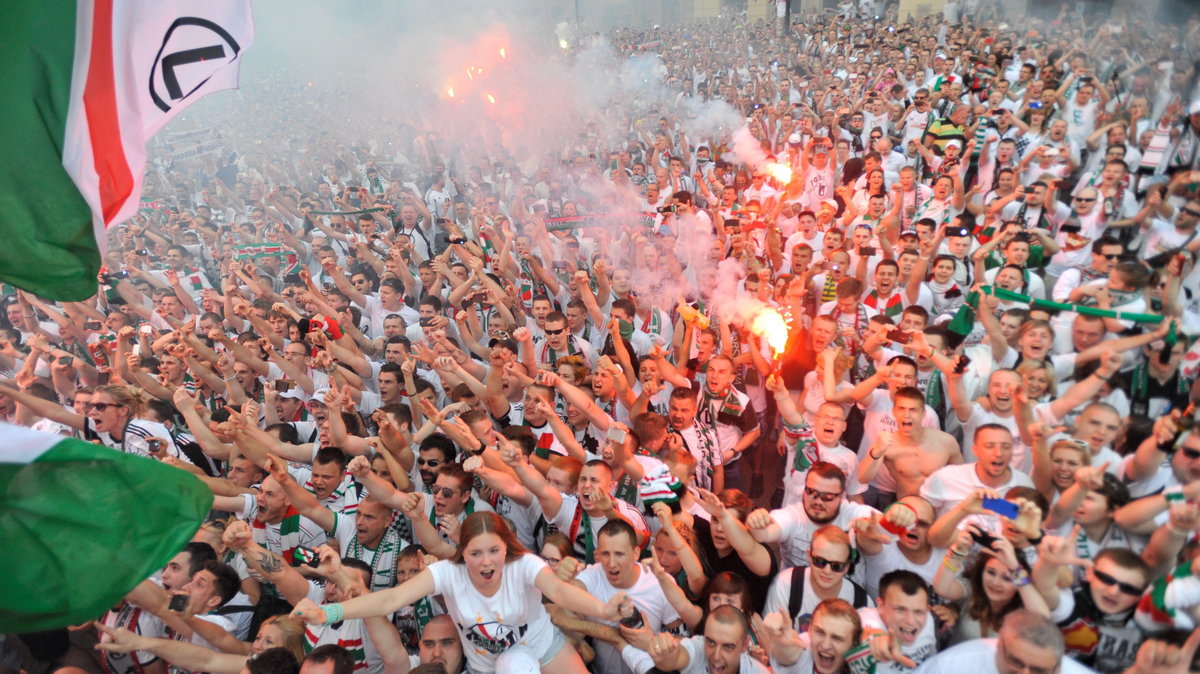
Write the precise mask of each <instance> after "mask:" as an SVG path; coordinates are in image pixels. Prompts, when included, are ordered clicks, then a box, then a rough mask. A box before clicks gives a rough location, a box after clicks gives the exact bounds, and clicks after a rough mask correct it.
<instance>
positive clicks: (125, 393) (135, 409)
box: [92, 384, 146, 419]
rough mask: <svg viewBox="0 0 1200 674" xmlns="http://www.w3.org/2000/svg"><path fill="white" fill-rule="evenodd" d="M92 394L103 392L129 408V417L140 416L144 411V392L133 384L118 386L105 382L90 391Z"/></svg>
mask: <svg viewBox="0 0 1200 674" xmlns="http://www.w3.org/2000/svg"><path fill="white" fill-rule="evenodd" d="M92 393H93V394H97V393H103V394H105V395H107V396H108V397H110V398H112V399H113V400H115V401H116V402H117V404H118V405H122V406H123V407H125V408H126V409H128V410H129V418H130V419H133V418H134V417H137V416H140V415H141V414H142V412H145V411H146V394H145V393H143V392H142V390H141V389H139V388H136V387H133V386H120V385H117V384H105V385H104V386H97V387H96V389H95V390H94V391H93V392H92Z"/></svg>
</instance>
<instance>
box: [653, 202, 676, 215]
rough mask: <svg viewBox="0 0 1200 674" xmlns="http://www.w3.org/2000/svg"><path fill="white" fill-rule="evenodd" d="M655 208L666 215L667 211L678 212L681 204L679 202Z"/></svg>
mask: <svg viewBox="0 0 1200 674" xmlns="http://www.w3.org/2000/svg"><path fill="white" fill-rule="evenodd" d="M655 210H656V211H658V212H659V213H662V214H663V215H666V214H667V213H678V212H679V206H678V205H677V204H671V205H670V206H659V207H658V208H656V209H655Z"/></svg>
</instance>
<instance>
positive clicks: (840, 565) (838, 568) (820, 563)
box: [812, 555, 850, 573]
mask: <svg viewBox="0 0 1200 674" xmlns="http://www.w3.org/2000/svg"><path fill="white" fill-rule="evenodd" d="M812 563H813V566H815V567H817V568H818V569H824V568H826V567H828V568H829V570H830V571H833V572H834V573H841V572H843V571H845V570H846V569H848V568H850V562H835V561H832V560H828V559H825V558H824V557H817V556H816V555H812Z"/></svg>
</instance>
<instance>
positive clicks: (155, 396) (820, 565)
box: [0, 0, 1200, 674]
mask: <svg viewBox="0 0 1200 674" xmlns="http://www.w3.org/2000/svg"><path fill="white" fill-rule="evenodd" d="M878 4H879V5H881V7H876V6H875V5H876V3H874V2H869V1H868V2H850V1H849V0H848V1H847V2H843V3H842V4H841V5H840V6H839V9H838V11H839V13H838V14H833V13H827V14H821V15H814V16H800V15H795V16H792V17H791V24H790V25H787V24H785V23H784V22H783V21H779V22H772V23H761V22H760V23H758V24H747V23H746V22H744V20H743V21H741V22H740V23H739V22H738V21H737V20H733V21H732V23H731V21H730V20H722V21H720V22H718V21H711V22H704V23H697V24H692V25H687V26H663V27H656V28H655V29H654V30H652V31H648V30H617V31H613V32H611V33H610V34H608V35H606V36H604V38H603V40H604V43H606V44H610V45H613V48H614V49H615V50H617V53H619V54H621V58H620V59H617V62H618V63H628V62H631V61H633V60H636V59H640V60H644V59H647V58H654V59H659V64H660V66H661V67H660V68H659V69H658V70H657V71H656V72H657V76H658V78H659V79H658V80H657V81H655V82H653V86H654V87H656V89H657V91H658V94H657V95H655V96H653V97H650V96H647V97H637V96H635V97H629V98H626V99H624V100H620V101H616V102H614V104H613V105H611V106H610V107H607V108H606V109H604V110H602V111H599V112H597V113H595V114H594V115H592V116H590V117H585V118H580V119H577V120H574V123H576V124H577V126H578V129H577V131H578V133H577V135H573V136H572V138H571V139H570V140H569V141H566V142H564V143H563V145H562V146H561V147H558V148H556V150H555V151H554V152H553V153H550V154H546V155H524V154H522V153H521V150H520V149H519V148H512V147H508V148H506V147H504V146H503V145H502V144H500V143H496V142H491V141H490V140H488V141H485V137H489V136H488V135H487V134H480V135H479V136H468V135H463V136H462V137H461V138H460V137H455V136H454V135H451V134H448V133H447V132H446V131H445V130H444V128H443V127H442V126H440V125H439V123H438V120H437V119H436V116H435V115H432V114H427V115H425V116H414V117H411V118H409V119H408V120H407V122H406V124H405V125H404V126H401V127H394V128H398V129H399V131H396V132H394V133H393V135H388V134H387V133H384V132H381V131H380V130H379V129H378V128H376V129H364V128H363V127H360V126H358V125H359V124H368V125H370V124H374V123H375V121H376V120H372V119H370V118H369V117H368V116H367V115H363V116H362V117H363V118H364V119H356V120H354V122H352V123H350V124H349V125H348V126H345V127H340V126H338V125H337V124H328V125H326V126H323V127H321V128H324V129H325V130H324V131H322V132H321V133H320V134H317V133H310V132H309V127H306V126H305V123H306V122H311V121H314V120H316V121H320V120H322V119H324V118H323V117H322V115H328V116H329V119H332V118H333V117H335V116H337V114H338V113H333V112H328V111H324V112H323V111H322V110H314V111H313V116H312V118H311V119H305V118H303V117H302V116H299V115H293V116H288V115H280V114H279V112H278V110H277V109H274V108H270V107H269V105H268V104H267V103H265V102H263V101H264V100H266V97H264V98H261V99H254V100H253V101H252V102H251V103H250V104H249V105H248V106H247V108H248V110H247V112H248V116H250V117H255V118H256V119H259V120H262V119H269V120H272V121H278V124H277V125H275V126H276V127H277V128H274V129H271V130H268V131H263V132H262V133H263V136H260V137H257V138H256V137H254V136H253V135H252V133H251V131H250V130H251V129H252V128H253V127H252V126H250V125H249V124H248V123H247V120H246V119H243V118H239V117H235V116H230V118H229V119H227V120H224V121H225V122H226V123H223V124H222V125H221V130H220V132H219V133H218V132H213V131H206V130H197V131H194V132H183V133H182V134H178V135H176V136H175V138H176V139H177V140H178V139H179V138H185V139H186V138H190V139H192V141H193V142H198V143H199V145H197V147H200V148H202V149H200V150H196V152H194V153H189V152H179V151H177V150H176V151H172V148H171V147H170V146H168V145H166V144H165V142H164V143H161V144H160V145H158V146H156V148H155V149H154V151H153V152H152V153H151V158H152V160H153V163H152V167H151V170H150V171H149V173H148V175H147V177H146V181H145V189H144V192H143V196H142V199H143V210H142V211H141V212H140V213H139V215H138V216H136V217H135V218H133V219H131V220H129V221H128V222H126V223H123V224H122V225H120V226H118V227H116V228H114V229H113V230H112V232H111V233H112V237H111V240H110V241H109V245H108V248H107V254H106V259H105V268H104V269H103V270H102V271H101V274H100V277H99V286H100V287H99V291H98V293H97V295H96V296H95V297H94V298H92V299H89V300H87V301H83V302H52V301H49V300H46V299H43V298H39V297H37V296H34V295H32V294H30V293H27V292H17V293H16V294H15V295H14V296H12V297H11V298H10V301H9V302H8V303H7V304H6V309H5V311H4V315H3V322H4V324H5V327H4V328H3V329H2V330H0V332H2V333H3V335H2V336H3V340H2V341H0V376H3V379H0V415H3V418H4V419H5V420H6V421H9V422H12V423H17V424H22V425H26V426H31V427H34V428H37V429H41V430H44V431H48V432H52V433H61V434H64V435H72V436H76V437H80V438H84V439H87V440H90V441H93V442H96V443H100V444H102V445H105V446H107V447H111V448H112V449H113V450H114V451H123V452H128V453H132V454H137V455H140V456H144V457H150V458H152V459H155V460H158V461H162V462H165V463H167V464H170V465H172V466H174V467H176V468H178V469H179V470H183V471H188V472H191V473H193V474H194V475H195V476H196V478H197V479H199V480H201V481H203V482H204V483H205V484H206V485H207V486H208V488H209V489H211V491H212V493H213V495H214V502H213V513H212V515H211V516H210V517H209V518H208V520H207V521H206V522H205V523H204V525H203V526H202V527H201V528H200V529H199V531H197V532H196V534H195V536H194V537H193V541H192V542H191V543H189V544H188V545H187V547H186V548H184V549H183V550H181V551H179V553H178V554H176V555H175V556H174V557H173V558H172V559H171V561H170V562H169V563H168V564H167V565H166V566H165V567H164V568H163V569H162V570H161V572H159V573H157V574H155V576H154V577H153V578H150V579H147V580H146V581H144V582H143V583H141V584H140V585H139V586H138V587H136V588H134V589H133V590H132V591H130V592H129V594H128V596H127V597H126V598H125V599H124V600H123V601H122V602H121V603H120V604H119V605H117V606H115V607H113V608H112V610H111V611H109V612H108V613H107V614H105V615H103V616H96V620H95V622H94V623H92V624H90V625H85V626H80V627H78V628H73V629H71V630H70V631H69V632H67V631H63V632H61V633H59V632H55V633H49V634H38V635H7V636H4V637H3V641H2V642H0V646H2V648H0V664H2V665H7V666H13V667H14V668H15V669H20V668H21V667H25V668H27V669H28V671H71V672H74V671H80V670H82V671H106V672H114V673H119V674H132V673H135V672H136V673H142V672H147V673H152V674H159V673H162V672H165V671H168V670H170V671H172V672H189V671H196V672H213V673H217V674H225V673H229V674H238V673H240V672H243V671H247V672H251V673H259V672H272V673H274V672H295V671H298V670H299V671H304V672H326V671H329V672H337V673H339V674H344V673H346V672H351V671H369V672H372V673H377V672H387V673H388V674H404V673H405V672H410V671H413V672H416V671H421V672H434V671H445V672H449V673H450V674H457V673H459V672H491V671H497V672H502V673H507V672H531V671H542V672H550V671H552V672H555V673H556V674H561V673H564V672H583V671H588V670H590V671H593V672H604V673H610V672H611V673H618V672H637V673H638V674H643V673H645V672H648V671H664V672H669V671H681V672H689V673H690V672H730V673H732V672H742V673H743V674H749V673H751V672H764V671H773V672H778V673H780V674H783V673H793V672H794V673H804V674H808V673H809V672H816V673H819V674H834V673H835V672H855V673H866V672H874V673H878V674H883V673H886V672H909V671H914V669H915V671H919V672H922V673H925V672H930V673H934V672H937V673H941V672H962V671H966V670H967V669H968V668H970V670H971V671H978V672H1006V673H1008V672H1018V671H1020V672H1031V673H1044V674H1054V673H1056V672H1060V671H1061V672H1083V671H1093V670H1094V671H1096V672H1104V673H1115V672H1135V673H1138V674H1150V673H1151V672H1153V673H1156V674H1157V673H1172V672H1186V671H1197V670H1195V669H1192V668H1191V661H1192V655H1193V653H1194V652H1195V650H1196V646H1197V644H1198V643H1200V632H1197V633H1196V634H1197V636H1195V637H1189V633H1190V632H1191V630H1193V629H1194V628H1195V627H1196V624H1197V621H1198V620H1200V577H1198V576H1197V574H1195V573H1194V572H1193V568H1192V560H1193V559H1194V557H1195V555H1196V552H1197V549H1198V547H1197V541H1200V539H1198V538H1197V532H1200V435H1196V434H1193V433H1192V432H1191V430H1190V429H1191V427H1192V424H1193V417H1194V413H1193V407H1194V402H1193V401H1194V399H1196V398H1200V392H1196V393H1194V390H1195V382H1196V378H1197V373H1198V371H1200V346H1198V347H1197V348H1196V349H1193V348H1192V344H1193V341H1194V340H1195V338H1196V337H1197V336H1200V272H1196V271H1195V269H1196V266H1195V261H1196V251H1197V250H1200V238H1197V236H1196V234H1197V231H1198V230H1197V225H1198V224H1200V192H1198V188H1200V96H1198V93H1197V87H1196V80H1197V77H1198V76H1200V69H1198V64H1197V62H1196V61H1195V59H1196V57H1197V53H1196V46H1197V45H1198V44H1200V40H1197V31H1198V28H1200V22H1198V21H1197V20H1196V18H1194V17H1189V18H1187V19H1186V20H1185V21H1183V22H1180V23H1179V24H1176V25H1160V24H1153V23H1151V22H1149V21H1148V20H1143V19H1142V18H1139V17H1128V18H1122V17H1114V18H1111V19H1110V18H1108V17H1101V18H1098V17H1094V16H1082V15H1080V14H1077V13H1074V12H1072V11H1069V10H1067V9H1064V11H1063V12H1062V13H1061V14H1060V15H1059V16H1058V17H1057V18H1056V19H1055V20H1054V21H1046V22H1042V21H1034V20H1030V19H1027V18H1023V17H1009V18H1008V21H1009V23H1005V22H1004V21H1005V18H1004V17H1003V16H1002V14H1001V13H1000V11H999V9H998V8H997V6H995V3H990V2H983V1H974V0H966V1H964V2H957V1H952V2H949V3H947V9H946V11H945V13H944V14H942V15H937V16H934V17H930V18H927V19H922V20H911V21H907V22H899V21H897V20H896V19H895V16H894V12H895V8H894V6H893V7H891V8H888V9H887V10H886V11H884V10H883V9H882V5H884V4H885V3H878ZM1064 4H1066V5H1069V4H1070V3H1064ZM576 49H577V48H576V47H571V48H568V49H564V51H563V54H562V55H561V58H562V59H563V60H564V61H567V62H569V61H570V60H571V59H572V58H573V57H574V56H575V55H576ZM614 76H615V75H614ZM310 86H311V83H310ZM264 90H265V91H267V92H269V93H270V94H271V96H272V100H274V101H275V102H276V103H275V104H276V105H277V104H278V101H285V102H286V101H289V100H293V99H291V98H289V96H290V94H285V93H284V92H283V88H282V87H281V86H279V85H278V83H275V84H274V85H272V84H271V83H267V85H266V86H264ZM712 106H720V107H721V109H726V110H734V111H736V117H737V120H736V121H737V125H738V128H731V127H726V126H716V125H713V124H711V123H709V122H707V121H705V120H704V119H703V118H704V115H702V114H700V113H698V112H697V111H703V110H706V109H712ZM317 107H318V108H319V107H320V106H317ZM342 117H343V118H344V114H343V115H342ZM345 121H348V120H345ZM480 123H481V125H483V124H485V123H488V122H487V121H486V120H481V122H480ZM360 134H363V135H360ZM368 134H369V135H368ZM213 137H220V138H221V140H222V142H223V143H224V145H225V146H226V147H227V148H228V149H229V150H231V151H232V154H230V155H226V154H217V155H214V154H211V153H209V151H208V149H203V144H204V142H206V140H207V139H211V138H213ZM167 138H168V139H170V138H171V134H167ZM362 138H372V139H383V138H386V142H385V141H383V140H371V141H362V140H361V139H362ZM264 139H265V141H264ZM296 139H299V140H296ZM256 141H258V142H256ZM217 145H220V143H218V144H217ZM192 155H196V156H192ZM160 505H161V504H155V503H147V504H146V507H147V508H155V507H160ZM42 590H44V591H45V592H49V593H54V592H59V591H61V590H62V588H53V587H46V588H42ZM1189 592H1191V593H1192V594H1190V595H1189V594H1188V593H1189ZM93 646H95V650H94V651H90V650H88V649H91V648H92V647H93ZM92 653H94V654H92ZM59 667H62V669H58V668H59ZM71 667H74V668H78V669H71ZM4 671H7V670H4Z"/></svg>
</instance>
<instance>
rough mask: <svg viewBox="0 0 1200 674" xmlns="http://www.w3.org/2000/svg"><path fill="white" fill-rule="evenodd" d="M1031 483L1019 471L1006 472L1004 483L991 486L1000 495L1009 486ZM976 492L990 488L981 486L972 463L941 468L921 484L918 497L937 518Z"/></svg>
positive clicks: (1031, 481) (982, 484)
mask: <svg viewBox="0 0 1200 674" xmlns="http://www.w3.org/2000/svg"><path fill="white" fill-rule="evenodd" d="M1032 486H1033V480H1030V479H1029V476H1028V475H1026V474H1025V473H1022V472H1021V471H1019V470H1015V469H1014V470H1012V471H1010V476H1009V478H1008V482H1006V483H1004V484H1002V485H1000V486H999V487H995V488H994V489H995V490H996V491H998V492H1000V494H1001V495H1003V494H1004V492H1006V491H1008V490H1009V489H1011V488H1012V487H1032ZM976 489H993V487H989V486H987V485H985V484H984V483H983V482H982V481H981V480H980V479H979V476H978V475H976V474H975V464H974V463H960V464H955V465H950V466H943V467H941V468H939V469H937V470H935V471H933V474H932V475H930V476H929V477H928V478H926V479H925V484H923V485H921V498H923V499H925V500H926V501H929V504H930V505H932V506H933V507H934V509H935V510H937V515H938V517H941V516H942V515H944V514H946V511H948V510H950V509H951V508H953V507H954V506H955V505H957V504H958V503H960V502H962V501H963V500H965V499H966V498H967V496H969V495H970V494H971V492H973V491H975V490H976Z"/></svg>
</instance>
